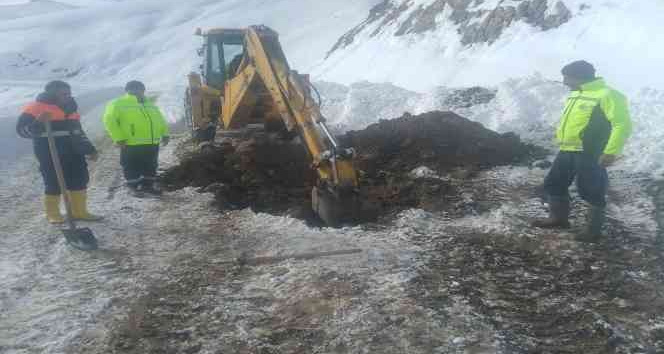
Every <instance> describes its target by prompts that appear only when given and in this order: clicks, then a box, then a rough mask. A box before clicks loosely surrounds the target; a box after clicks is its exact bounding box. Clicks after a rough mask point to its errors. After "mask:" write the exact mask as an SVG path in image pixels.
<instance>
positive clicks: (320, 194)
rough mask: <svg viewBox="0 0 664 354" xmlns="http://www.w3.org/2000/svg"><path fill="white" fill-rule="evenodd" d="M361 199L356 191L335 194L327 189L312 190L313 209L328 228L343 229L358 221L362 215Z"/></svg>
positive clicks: (316, 188)
mask: <svg viewBox="0 0 664 354" xmlns="http://www.w3.org/2000/svg"><path fill="white" fill-rule="evenodd" d="M360 205H361V204H360V199H359V196H358V195H357V193H355V192H354V191H344V192H341V193H333V192H331V191H329V190H328V189H325V188H318V187H314V188H313V189H312V190H311V207H312V209H313V211H314V213H316V215H318V217H319V218H320V219H321V220H322V221H323V222H324V223H325V224H326V225H328V226H331V227H342V226H344V225H347V224H352V223H354V222H355V221H357V218H358V217H359V215H360V209H361V207H360Z"/></svg>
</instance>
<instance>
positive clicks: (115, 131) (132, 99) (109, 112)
mask: <svg viewBox="0 0 664 354" xmlns="http://www.w3.org/2000/svg"><path fill="white" fill-rule="evenodd" d="M104 126H105V127H106V131H107V132H108V135H110V137H111V140H113V142H114V143H117V142H118V141H123V140H124V141H126V142H127V145H132V146H133V145H158V144H159V142H160V141H161V138H162V137H165V136H168V123H166V120H165V119H164V116H163V115H162V114H161V112H160V111H159V108H157V106H155V105H154V103H152V102H151V101H150V100H148V99H147V98H146V99H145V102H144V103H139V102H138V99H137V98H136V96H133V95H130V94H126V95H124V96H122V97H119V98H116V99H115V100H113V101H111V102H109V103H108V104H107V105H106V111H105V112H104Z"/></svg>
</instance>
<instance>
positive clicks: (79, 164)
mask: <svg viewBox="0 0 664 354" xmlns="http://www.w3.org/2000/svg"><path fill="white" fill-rule="evenodd" d="M32 147H33V149H34V152H35V156H36V157H37V161H39V171H40V172H41V175H42V178H43V179H44V189H45V191H44V192H45V193H46V194H49V195H59V194H60V185H59V184H58V176H57V174H56V173H55V167H54V166H53V160H52V159H51V153H50V149H49V147H48V140H47V139H46V138H35V139H33V144H32ZM55 147H56V149H57V150H58V156H59V157H60V164H61V165H62V172H63V174H64V177H65V186H67V189H68V190H71V191H80V190H84V189H86V188H87V186H88V182H89V181H90V176H89V174H88V163H87V162H86V161H85V155H81V154H78V153H76V152H75V151H74V150H73V148H72V142H71V140H70V138H69V137H56V138H55Z"/></svg>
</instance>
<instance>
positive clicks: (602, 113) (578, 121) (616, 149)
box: [556, 78, 632, 156]
mask: <svg viewBox="0 0 664 354" xmlns="http://www.w3.org/2000/svg"><path fill="white" fill-rule="evenodd" d="M631 132H632V123H631V120H630V116H629V109H628V103H627V98H625V96H624V95H623V94H621V93H620V92H618V91H616V90H614V89H612V88H611V87H609V86H607V85H606V83H605V82H604V80H603V79H601V78H598V79H596V80H593V81H591V82H588V83H585V84H583V85H581V87H580V89H579V90H575V91H572V92H571V94H570V95H569V97H568V98H567V103H566V104H565V110H564V111H563V115H562V118H561V119H560V125H559V126H558V130H557V132H556V139H557V141H558V143H559V145H560V150H561V151H584V152H587V153H590V154H592V155H595V156H599V155H601V154H610V155H617V154H620V153H621V152H622V150H623V148H624V146H625V142H626V141H627V138H628V137H629V135H630V134H631Z"/></svg>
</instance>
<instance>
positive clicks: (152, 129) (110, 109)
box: [104, 81, 169, 196]
mask: <svg viewBox="0 0 664 354" xmlns="http://www.w3.org/2000/svg"><path fill="white" fill-rule="evenodd" d="M125 91H126V92H127V94H126V95H124V96H122V97H119V98H117V99H115V100H113V101H111V102H110V103H109V104H108V105H107V106H106V111H105V112H104V126H105V127H106V131H107V132H108V135H109V136H110V137H111V139H112V140H113V142H114V143H116V144H117V145H118V146H120V148H121V152H120V164H121V165H122V169H123V172H124V177H125V179H126V181H127V186H128V187H129V188H130V190H131V191H132V192H134V195H136V196H142V195H143V193H149V194H155V195H159V194H161V191H160V189H159V188H158V187H157V186H156V185H155V181H156V178H157V166H158V159H159V144H160V143H161V144H163V145H164V146H165V145H167V144H168V142H169V135H168V134H169V133H168V124H167V123H166V120H165V119H164V116H163V115H162V114H161V112H160V111H159V108H157V106H156V105H155V104H154V103H153V102H152V101H150V100H149V99H147V98H146V97H145V85H144V84H143V83H142V82H140V81H130V82H128V83H127V85H126V86H125Z"/></svg>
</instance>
